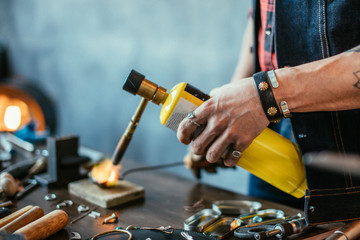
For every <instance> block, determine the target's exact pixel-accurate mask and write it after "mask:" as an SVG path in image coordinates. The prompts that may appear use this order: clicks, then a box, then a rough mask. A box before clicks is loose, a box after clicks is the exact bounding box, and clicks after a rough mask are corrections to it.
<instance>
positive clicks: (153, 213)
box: [14, 160, 299, 240]
mask: <svg viewBox="0 0 360 240" xmlns="http://www.w3.org/2000/svg"><path fill="white" fill-rule="evenodd" d="M136 166H138V164H137V163H136V162H134V161H131V160H123V169H125V170H126V169H129V168H133V167H136ZM178 168H179V170H181V171H187V170H186V169H185V168H184V167H183V166H180V167H178ZM126 180H128V181H130V182H133V183H135V184H138V185H140V186H143V187H144V188H145V198H144V199H141V200H136V201H133V202H130V203H126V204H124V205H120V206H118V207H114V208H112V209H104V208H101V207H97V206H96V205H93V204H91V203H88V202H86V201H84V200H83V199H80V198H77V197H74V196H72V195H69V193H68V191H67V189H66V188H63V189H48V188H47V187H38V188H36V189H35V190H33V191H32V192H30V193H29V194H28V195H26V196H25V197H23V198H22V199H21V200H19V201H18V202H15V206H14V208H15V209H20V208H22V207H24V206H26V205H29V204H31V205H37V206H40V207H41V208H43V210H44V212H45V213H48V212H51V211H52V210H55V209H56V205H57V204H58V203H60V202H62V201H64V200H72V201H73V203H74V205H73V206H69V207H64V208H62V209H63V210H65V211H66V212H67V213H68V214H69V224H68V225H67V227H66V228H65V229H63V230H61V231H60V232H58V233H57V234H55V235H53V236H52V237H51V238H50V239H54V240H56V239H70V236H71V232H78V233H80V234H81V237H82V239H88V238H90V237H92V236H93V235H95V234H97V233H101V232H104V231H107V230H112V229H115V228H116V227H118V226H121V227H123V228H126V227H127V226H128V225H134V226H139V227H160V226H169V225H170V226H173V227H174V228H184V220H185V219H186V218H188V217H190V216H191V215H193V214H194V213H195V212H189V211H186V210H185V209H184V206H188V205H193V204H194V203H195V202H197V201H199V200H200V199H203V200H204V201H203V203H204V207H205V208H211V204H212V202H213V201H215V200H236V199H238V200H240V199H241V200H259V199H254V198H251V197H248V196H244V195H241V194H237V193H234V192H230V191H226V190H223V189H219V188H216V187H212V186H209V185H206V184H203V183H201V182H199V181H197V180H195V179H194V180H191V179H190V180H189V179H185V178H183V177H179V176H175V175H172V174H170V173H166V172H164V171H160V170H156V171H144V172H137V173H133V174H130V175H128V176H127V177H126ZM48 193H54V194H56V196H57V199H56V200H54V201H46V200H45V199H44V196H45V195H46V194H48ZM261 203H262V204H263V209H266V208H275V209H281V210H283V211H284V212H285V213H286V215H290V216H291V215H295V214H297V213H298V212H299V211H298V210H296V209H293V208H290V207H286V206H284V205H280V204H276V203H271V202H267V201H261ZM80 204H85V205H87V206H89V207H90V208H91V207H96V209H95V211H97V212H99V213H101V217H100V218H97V219H94V218H92V217H89V216H85V217H84V218H82V219H80V220H78V221H76V222H74V223H71V222H72V221H73V220H74V219H75V218H77V217H78V216H79V215H80V214H79V213H78V212H77V207H78V206H79V205H80ZM197 211H199V210H197ZM114 212H116V213H117V214H118V216H119V221H118V222H117V223H113V224H102V221H103V219H104V217H106V216H109V215H111V214H112V213H114ZM233 239H235V238H233Z"/></svg>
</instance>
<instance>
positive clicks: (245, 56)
mask: <svg viewBox="0 0 360 240" xmlns="http://www.w3.org/2000/svg"><path fill="white" fill-rule="evenodd" d="M253 31H254V20H253V19H252V18H251V17H249V18H248V22H247V25H246V29H245V32H244V36H243V40H242V45H241V49H240V54H239V59H238V63H237V65H236V68H235V71H234V74H233V76H232V78H231V81H232V82H233V81H236V80H239V79H243V78H246V77H250V76H251V75H252V74H253V73H254V52H253V49H252V48H253V44H254V41H253V39H254V36H253Z"/></svg>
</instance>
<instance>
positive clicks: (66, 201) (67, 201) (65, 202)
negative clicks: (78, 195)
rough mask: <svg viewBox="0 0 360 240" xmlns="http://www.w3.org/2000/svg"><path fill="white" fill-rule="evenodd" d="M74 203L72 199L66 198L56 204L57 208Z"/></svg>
mask: <svg viewBox="0 0 360 240" xmlns="http://www.w3.org/2000/svg"><path fill="white" fill-rule="evenodd" d="M73 204H74V203H73V202H72V201H71V200H65V201H63V202H61V203H59V204H57V205H56V208H59V209H60V208H61V207H67V206H72V205H73Z"/></svg>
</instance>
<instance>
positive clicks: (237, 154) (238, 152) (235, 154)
mask: <svg viewBox="0 0 360 240" xmlns="http://www.w3.org/2000/svg"><path fill="white" fill-rule="evenodd" d="M231 155H233V157H235V158H240V157H241V152H240V151H237V150H233V151H232V152H231Z"/></svg>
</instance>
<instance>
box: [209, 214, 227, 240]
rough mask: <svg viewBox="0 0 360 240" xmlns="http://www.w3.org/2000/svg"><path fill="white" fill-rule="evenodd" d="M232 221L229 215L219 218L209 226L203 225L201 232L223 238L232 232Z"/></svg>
mask: <svg viewBox="0 0 360 240" xmlns="http://www.w3.org/2000/svg"><path fill="white" fill-rule="evenodd" d="M233 221H234V218H231V217H223V218H219V219H218V220H216V221H215V222H213V223H211V224H210V225H209V226H207V227H205V228H204V231H203V232H204V234H205V235H209V236H212V237H215V238H218V239H224V238H226V237H228V236H229V235H230V234H231V233H232V232H233V230H232V229H231V223H232V222H233Z"/></svg>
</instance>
